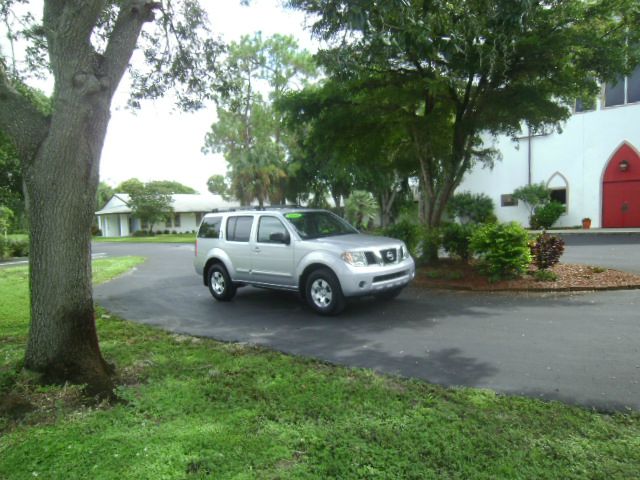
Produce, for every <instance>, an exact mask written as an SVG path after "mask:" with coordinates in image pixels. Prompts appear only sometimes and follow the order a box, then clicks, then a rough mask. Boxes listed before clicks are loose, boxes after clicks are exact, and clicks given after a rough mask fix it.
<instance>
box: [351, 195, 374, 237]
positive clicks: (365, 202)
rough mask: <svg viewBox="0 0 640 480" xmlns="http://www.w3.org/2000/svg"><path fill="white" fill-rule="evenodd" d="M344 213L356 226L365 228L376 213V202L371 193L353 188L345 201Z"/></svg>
mask: <svg viewBox="0 0 640 480" xmlns="http://www.w3.org/2000/svg"><path fill="white" fill-rule="evenodd" d="M345 213H346V215H347V219H348V220H349V221H350V222H351V223H353V225H354V226H355V227H356V228H367V227H368V226H369V223H370V222H372V221H373V220H374V219H375V218H376V216H377V214H378V204H377V203H376V199H375V198H373V195H371V193H369V192H365V191H363V190H355V191H354V192H353V193H352V194H351V195H350V196H349V198H347V201H346V202H345Z"/></svg>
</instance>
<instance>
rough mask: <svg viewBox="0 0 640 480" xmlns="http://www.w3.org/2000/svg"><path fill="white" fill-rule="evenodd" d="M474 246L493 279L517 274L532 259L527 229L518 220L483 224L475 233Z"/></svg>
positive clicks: (487, 272) (484, 268) (524, 268)
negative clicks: (516, 221)
mask: <svg viewBox="0 0 640 480" xmlns="http://www.w3.org/2000/svg"><path fill="white" fill-rule="evenodd" d="M470 247H471V250H472V251H473V252H474V253H475V254H477V255H478V257H479V260H480V265H479V267H480V271H481V272H482V273H484V274H485V275H488V276H489V279H490V280H491V281H495V280H500V279H503V278H514V277H516V278H517V277H519V276H521V275H522V274H523V273H525V272H526V271H527V269H528V268H529V265H530V263H531V251H530V249H529V242H528V235H527V231H526V230H525V229H524V228H523V227H522V226H521V225H520V224H518V223H515V222H512V223H499V224H487V225H483V226H481V227H479V228H478V229H477V230H476V231H475V232H474V233H473V236H472V237H471V242H470Z"/></svg>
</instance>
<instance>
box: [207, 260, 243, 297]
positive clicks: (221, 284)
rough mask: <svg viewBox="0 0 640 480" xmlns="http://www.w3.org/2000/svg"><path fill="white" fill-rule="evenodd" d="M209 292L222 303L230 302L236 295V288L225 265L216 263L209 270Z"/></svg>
mask: <svg viewBox="0 0 640 480" xmlns="http://www.w3.org/2000/svg"><path fill="white" fill-rule="evenodd" d="M207 275H208V277H209V291H210V292H211V295H213V298H215V299H216V300H219V301H221V302H228V301H229V300H231V299H232V298H233V297H234V296H235V294H236V287H235V285H234V284H233V282H231V278H230V277H229V273H228V272H227V269H226V268H224V265H222V264H220V263H216V264H214V265H211V267H210V268H209V273H208V274H207Z"/></svg>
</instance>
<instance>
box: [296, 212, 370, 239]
mask: <svg viewBox="0 0 640 480" xmlns="http://www.w3.org/2000/svg"><path fill="white" fill-rule="evenodd" d="M284 218H286V219H287V220H288V221H289V223H290V224H291V225H293V228H295V229H296V232H298V235H300V238H302V239H303V240H310V239H314V238H320V237H331V236H334V235H347V234H350V233H358V231H357V230H356V229H355V228H353V227H352V226H351V225H349V224H348V223H347V222H345V221H344V220H343V219H341V218H340V217H338V216H337V215H334V214H333V213H331V212H324V211H311V212H292V213H286V214H285V215H284Z"/></svg>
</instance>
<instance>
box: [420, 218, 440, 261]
mask: <svg viewBox="0 0 640 480" xmlns="http://www.w3.org/2000/svg"><path fill="white" fill-rule="evenodd" d="M441 246H442V230H441V229H440V228H434V227H427V228H426V229H425V230H423V232H422V258H423V259H424V260H425V261H426V262H427V263H433V262H436V261H437V260H438V250H439V249H440V247H441Z"/></svg>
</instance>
